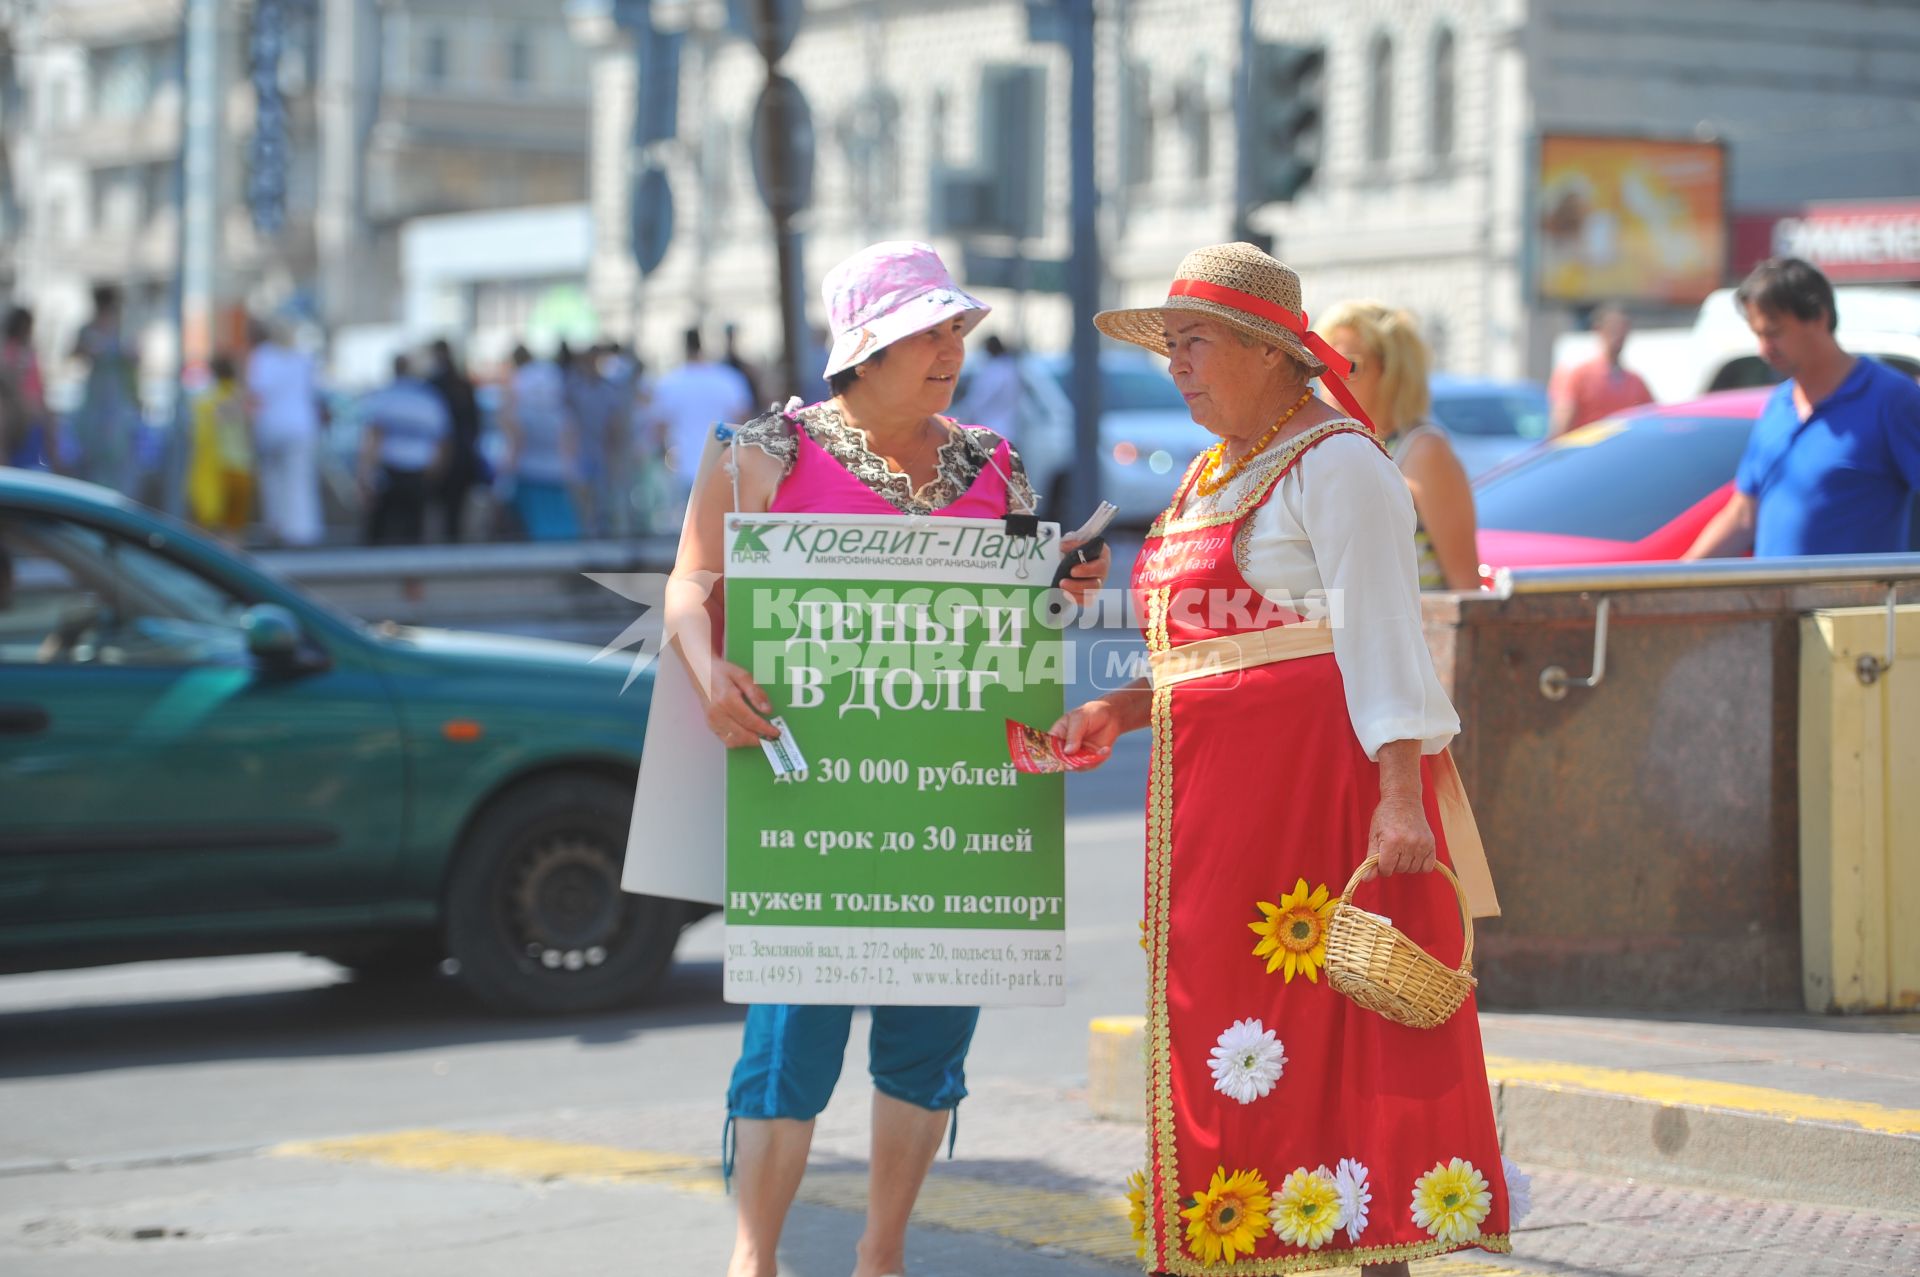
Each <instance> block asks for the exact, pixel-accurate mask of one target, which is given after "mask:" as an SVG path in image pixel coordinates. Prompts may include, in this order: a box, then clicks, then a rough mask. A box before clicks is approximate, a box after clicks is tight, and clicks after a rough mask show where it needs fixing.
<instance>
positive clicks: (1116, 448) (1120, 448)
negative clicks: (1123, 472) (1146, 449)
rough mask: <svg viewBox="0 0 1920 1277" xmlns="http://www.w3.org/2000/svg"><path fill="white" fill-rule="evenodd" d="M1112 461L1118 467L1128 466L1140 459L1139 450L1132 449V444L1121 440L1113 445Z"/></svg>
mask: <svg viewBox="0 0 1920 1277" xmlns="http://www.w3.org/2000/svg"><path fill="white" fill-rule="evenodd" d="M1113 459H1114V461H1115V462H1117V463H1118V464H1120V465H1123V466H1130V465H1132V464H1133V463H1134V462H1136V461H1138V460H1139V459H1140V449H1138V448H1136V447H1134V446H1133V444H1132V443H1130V442H1128V441H1127V440H1125V439H1122V440H1121V441H1120V442H1119V443H1116V444H1114V445H1113Z"/></svg>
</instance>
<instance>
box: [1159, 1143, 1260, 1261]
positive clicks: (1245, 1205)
mask: <svg viewBox="0 0 1920 1277" xmlns="http://www.w3.org/2000/svg"><path fill="white" fill-rule="evenodd" d="M1272 1204H1273V1199H1272V1198H1270V1197H1268V1196H1267V1181H1266V1180H1264V1179H1262V1178H1260V1173H1259V1172H1258V1171H1235V1172H1234V1173H1233V1174H1232V1175H1228V1174H1227V1168H1226V1167H1224V1166H1222V1167H1220V1168H1218V1169H1217V1170H1215V1171H1214V1173H1213V1183H1212V1184H1210V1185H1208V1186H1207V1190H1206V1191H1205V1192H1204V1193H1201V1194H1199V1195H1198V1196H1197V1197H1195V1198H1194V1202H1193V1205H1191V1206H1189V1207H1187V1209H1185V1210H1183V1211H1181V1212H1180V1217H1181V1218H1182V1219H1184V1220H1186V1221H1187V1249H1188V1250H1190V1251H1192V1252H1193V1254H1194V1257H1195V1258H1197V1259H1198V1260H1199V1261H1200V1262H1201V1263H1203V1264H1219V1263H1228V1264H1231V1263H1232V1262H1233V1260H1234V1256H1235V1255H1236V1254H1241V1255H1251V1254H1252V1253H1253V1247H1254V1243H1255V1242H1257V1241H1259V1240H1260V1239H1261V1238H1262V1237H1264V1236H1266V1235H1267V1231H1268V1229H1269V1228H1270V1227H1271V1226H1272V1225H1271V1224H1270V1222H1269V1221H1268V1219H1267V1207H1269V1206H1271V1205H1272Z"/></svg>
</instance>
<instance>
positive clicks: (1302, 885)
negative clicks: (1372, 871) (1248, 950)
mask: <svg viewBox="0 0 1920 1277" xmlns="http://www.w3.org/2000/svg"><path fill="white" fill-rule="evenodd" d="M1255 903H1256V904H1258V905H1259V907H1260V912H1261V913H1263V914H1265V915H1266V917H1265V918H1264V919H1262V920H1261V921H1259V922H1249V923H1248V924H1247V927H1248V929H1249V930H1251V931H1252V932H1253V933H1254V934H1255V935H1257V936H1259V937H1260V943H1259V944H1256V945H1255V946H1254V947H1253V956H1254V957H1256V958H1266V960H1267V973H1268V974H1269V975H1271V974H1272V973H1273V972H1275V971H1276V970H1279V971H1284V973H1285V975H1286V978H1287V983H1289V984H1291V983H1293V977H1294V976H1295V974H1300V975H1304V976H1306V977H1307V979H1308V980H1311V981H1313V982H1314V983H1316V984H1317V983H1319V981H1320V968H1321V967H1323V966H1325V965H1326V962H1327V923H1328V922H1330V921H1331V920H1332V918H1333V907H1334V906H1335V905H1337V904H1339V903H1340V897H1338V896H1336V895H1333V894H1332V893H1331V892H1329V891H1328V890H1327V884H1326V883H1324V882H1323V883H1321V884H1320V885H1319V886H1318V887H1315V888H1313V889H1312V890H1311V891H1309V890H1308V889H1307V880H1306V879H1305V878H1302V879H1300V880H1299V881H1298V882H1296V883H1295V884H1294V887H1293V890H1292V891H1289V892H1287V893H1286V894H1285V895H1283V896H1281V897H1280V903H1279V904H1277V905H1276V904H1269V903H1268V902H1267V901H1265V900H1260V901H1256V902H1255Z"/></svg>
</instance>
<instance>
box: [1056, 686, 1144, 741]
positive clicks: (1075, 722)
mask: <svg viewBox="0 0 1920 1277" xmlns="http://www.w3.org/2000/svg"><path fill="white" fill-rule="evenodd" d="M1152 719H1153V684H1152V683H1151V682H1150V681H1149V680H1147V679H1144V678H1137V679H1135V680H1133V682H1131V683H1128V684H1127V685H1126V686H1125V687H1121V688H1116V689H1115V690H1114V691H1111V692H1108V693H1107V694H1106V695H1105V696H1101V697H1097V698H1096V699H1094V700H1090V701H1088V702H1087V703H1086V704H1084V705H1076V706H1074V707H1073V708H1072V709H1070V710H1068V711H1067V712H1066V714H1065V715H1063V716H1062V717H1061V719H1060V721H1059V722H1057V723H1055V724H1054V725H1053V726H1052V727H1051V728H1050V729H1048V730H1049V731H1051V732H1052V734H1053V735H1055V736H1059V737H1062V738H1063V739H1064V740H1065V742H1066V749H1067V752H1068V753H1072V752H1073V751H1074V750H1077V749H1080V748H1082V747H1083V746H1084V747H1086V748H1090V749H1098V750H1101V751H1102V752H1106V751H1110V750H1111V749H1112V748H1113V742H1114V741H1116V740H1118V739H1119V738H1120V736H1121V734H1122V733H1124V732H1137V731H1139V730H1140V729H1141V728H1143V727H1145V726H1147V724H1148V723H1150V722H1151V721H1152Z"/></svg>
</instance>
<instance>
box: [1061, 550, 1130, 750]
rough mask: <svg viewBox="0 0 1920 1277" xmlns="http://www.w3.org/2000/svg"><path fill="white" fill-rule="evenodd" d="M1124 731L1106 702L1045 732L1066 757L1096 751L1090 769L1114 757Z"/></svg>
mask: <svg viewBox="0 0 1920 1277" xmlns="http://www.w3.org/2000/svg"><path fill="white" fill-rule="evenodd" d="M1089 566H1091V565H1089ZM1125 730H1126V727H1125V725H1124V724H1123V722H1122V720H1121V713H1120V711H1119V710H1118V709H1116V708H1115V707H1114V705H1113V703H1112V702H1111V701H1107V700H1097V701H1088V702H1087V703H1086V704H1085V705H1079V706H1076V707H1074V708H1073V709H1070V710H1068V711H1067V712H1066V714H1065V716H1063V717H1062V718H1061V719H1060V721H1059V722H1057V723H1055V724H1054V725H1053V726H1052V727H1051V728H1049V729H1048V731H1049V732H1051V733H1052V734H1053V735H1055V736H1058V737H1061V738H1062V739H1063V740H1064V741H1065V742H1066V743H1065V745H1064V747H1063V748H1064V751H1065V752H1066V753H1069V754H1071V753H1073V752H1075V751H1076V750H1081V749H1092V750H1098V751H1099V754H1100V758H1099V761H1098V762H1095V763H1093V764H1092V766H1093V767H1098V766H1099V765H1100V763H1104V762H1106V761H1107V756H1108V755H1109V754H1111V753H1113V742H1114V741H1115V740H1117V739H1119V736H1120V733H1121V732H1123V731H1125Z"/></svg>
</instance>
